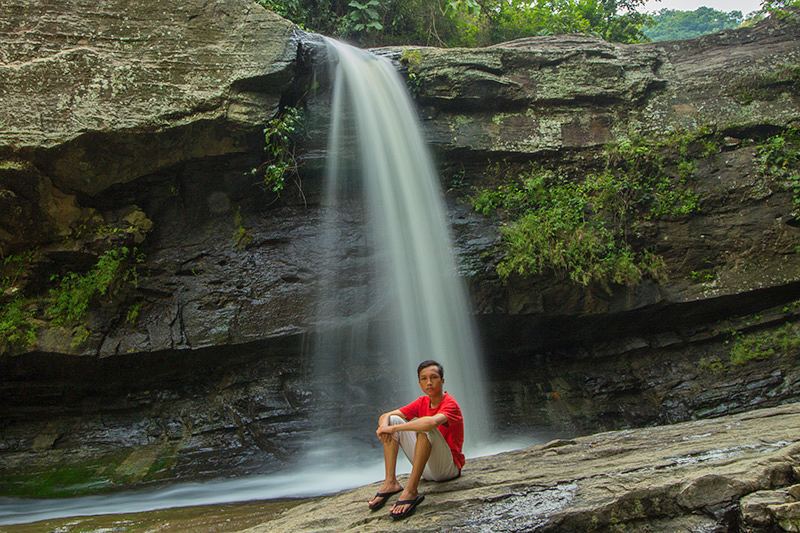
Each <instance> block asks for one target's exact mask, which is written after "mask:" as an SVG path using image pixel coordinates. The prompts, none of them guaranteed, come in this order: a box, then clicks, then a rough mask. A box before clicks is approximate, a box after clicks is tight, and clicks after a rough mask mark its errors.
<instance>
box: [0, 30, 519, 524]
mask: <svg viewBox="0 0 800 533" xmlns="http://www.w3.org/2000/svg"><path fill="white" fill-rule="evenodd" d="M328 47H329V52H330V56H331V57H332V58H334V61H335V73H334V76H335V78H334V95H333V106H332V124H331V131H330V140H329V154H330V157H329V164H328V171H327V174H328V178H329V182H328V185H327V188H328V191H327V199H326V201H325V206H324V209H325V210H326V211H327V212H328V213H329V214H328V216H327V221H326V223H325V228H324V229H323V232H322V233H323V238H322V241H323V242H322V243H321V245H322V247H323V248H324V249H326V250H328V253H327V254H326V255H327V256H328V260H329V261H328V263H327V264H321V265H314V268H315V269H316V270H319V271H321V272H323V273H324V274H325V275H323V278H322V279H324V283H323V287H322V290H321V295H320V304H319V309H318V315H319V317H320V322H321V323H322V327H321V329H322V330H323V331H322V332H321V333H320V334H319V335H318V337H317V346H316V349H315V354H314V357H315V366H316V370H317V378H318V379H317V380H316V381H318V382H321V383H323V385H325V386H324V387H323V388H321V389H320V390H319V391H318V392H319V393H320V394H321V395H322V396H323V400H327V404H328V406H329V408H328V409H327V411H326V412H325V413H324V414H323V418H324V420H321V419H319V418H318V419H317V421H318V422H319V425H320V427H323V426H324V427H325V428H327V429H326V432H327V433H328V434H331V433H335V432H336V430H340V431H346V430H347V429H353V427H352V426H348V422H352V420H354V419H360V420H363V419H364V418H365V413H367V412H374V411H375V409H376V408H382V409H383V410H388V409H390V408H394V407H397V406H399V405H401V404H403V403H405V402H407V401H410V400H411V399H413V398H414V397H416V396H417V395H418V394H419V389H418V388H417V385H416V379H415V378H416V376H415V370H416V367H417V364H418V363H419V362H420V361H421V360H422V359H428V358H432V359H437V360H439V361H440V362H442V363H443V364H444V367H445V389H446V390H447V391H448V392H450V393H452V394H453V396H455V397H456V399H457V400H458V401H459V403H460V405H461V408H462V410H463V412H464V418H465V430H466V442H465V452H466V453H467V455H468V456H475V455H480V454H489V453H497V452H500V451H504V450H508V449H514V448H517V447H521V446H523V445H527V444H530V439H528V440H526V441H524V442H521V441H518V440H516V441H515V440H508V439H506V440H505V441H504V443H503V444H502V445H499V444H498V443H497V442H495V443H492V442H491V440H492V439H489V438H487V435H488V432H489V427H488V426H489V424H488V418H487V413H486V394H485V392H484V389H485V374H484V372H483V370H482V365H481V358H480V353H479V350H478V344H477V341H476V338H475V334H474V331H473V325H472V322H471V318H470V315H469V308H470V307H469V302H468V300H467V298H466V295H465V290H464V287H463V286H462V283H461V281H460V279H459V278H458V276H457V275H456V270H455V261H454V259H453V256H452V245H451V240H450V236H449V233H448V228H447V222H446V219H445V214H444V207H443V202H442V193H441V190H440V188H439V184H438V183H439V182H438V178H437V175H436V171H435V170H434V167H433V164H432V162H431V158H430V155H429V153H428V150H427V147H426V146H425V143H424V142H423V139H422V136H421V133H420V127H419V124H418V123H417V119H416V111H415V109H414V107H413V104H412V102H411V100H410V98H409V96H408V94H407V92H406V90H405V87H404V85H403V82H402V80H401V79H400V77H399V76H398V75H397V73H396V72H395V70H394V69H393V68H392V66H391V64H390V63H389V62H388V61H387V60H385V59H382V58H378V57H376V56H374V55H371V54H368V53H366V52H364V51H361V50H358V49H355V48H352V47H349V46H346V45H344V44H341V43H338V42H336V41H330V40H329V41H328ZM356 177H357V178H360V179H359V180H355V179H353V178H356ZM355 226H358V227H361V228H363V229H365V231H364V232H363V233H360V234H359V233H358V232H352V231H349V232H348V231H347V230H343V229H342V228H343V227H350V228H352V227H355ZM343 239H344V241H343ZM348 239H349V240H348ZM354 258H355V259H354ZM342 263H344V264H346V265H348V268H349V271H348V269H344V270H343V269H342V268H340V266H341V264H342ZM354 265H355V266H356V267H357V268H355V269H353V268H351V267H353V266H354ZM328 272H333V273H335V274H337V275H336V276H328V275H327V273H328ZM387 376H388V377H387ZM345 405H347V406H350V408H349V410H345V409H343V406H345ZM370 410H371V411H370ZM337 416H338V417H339V418H338V419H337ZM369 422H370V423H371V422H374V421H369ZM331 429H333V431H331ZM362 429H363V428H362ZM361 435H362V437H369V432H364V431H362V432H361ZM495 440H496V439H495ZM372 441H373V442H374V441H376V439H374V438H373V439H372ZM337 444H339V445H340V446H341V442H338V443H337ZM348 444H350V443H348ZM319 445H320V442H319V441H316V440H314V442H313V443H312V444H311V446H312V447H314V448H316V451H317V452H319V451H320V449H321V447H320V446H319ZM322 455H323V456H322V457H321V459H323V461H308V460H305V459H300V460H299V461H298V463H297V464H295V465H292V466H291V467H290V468H288V470H287V471H286V472H279V473H275V474H270V475H268V476H254V477H249V478H239V479H232V480H224V481H213V482H205V483H186V484H176V485H171V486H168V487H164V488H160V489H157V490H153V491H147V490H145V491H130V492H123V493H119V494H114V495H104V496H89V497H82V498H69V499H62V500H22V499H11V498H6V499H3V500H2V501H0V524H9V523H23V522H32V521H35V520H42V519H46V518H55V517H63V516H74V515H79V514H86V515H91V514H107V513H121V512H136V511H144V510H152V509H162V508H168V507H177V506H182V505H200V504H212V503H223V502H233V501H243V500H249V499H255V498H278V497H291V496H305V495H317V494H323V493H327V492H334V491H337V490H342V489H345V488H348V487H355V486H358V485H361V484H363V483H367V482H370V481H374V480H375V479H377V478H378V477H379V476H381V475H382V474H383V465H382V464H381V463H382V462H381V460H380V456H379V454H375V453H370V454H369V455H362V454H360V453H359V450H357V449H356V448H349V449H345V450H343V449H342V448H341V447H338V448H329V449H328V450H327V451H326V450H323V451H322ZM407 468H408V465H400V470H401V471H403V470H405V471H407Z"/></svg>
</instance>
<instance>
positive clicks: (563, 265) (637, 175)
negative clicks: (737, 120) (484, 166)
mask: <svg viewBox="0 0 800 533" xmlns="http://www.w3.org/2000/svg"><path fill="white" fill-rule="evenodd" d="M713 137H714V134H713V133H712V132H709V131H706V130H704V129H700V130H698V131H696V132H693V133H691V134H673V135H670V136H667V137H664V138H659V139H652V138H649V139H646V138H641V137H634V138H629V139H622V140H620V141H619V142H618V143H617V144H615V145H612V146H609V147H607V148H606V150H605V152H604V157H605V162H606V166H605V169H603V170H602V171H599V172H593V173H590V174H588V175H586V176H585V177H582V179H581V178H578V177H568V176H566V175H563V174H559V173H556V172H554V171H551V170H545V169H542V168H538V167H533V168H532V169H531V170H530V171H529V172H527V173H524V174H522V175H519V176H517V177H516V178H515V179H513V181H511V182H510V183H504V184H501V185H499V186H498V187H496V188H494V189H484V190H481V191H478V192H477V193H476V195H475V196H474V197H473V198H472V203H473V207H474V208H475V210H476V211H478V212H480V213H482V214H484V215H489V214H491V213H493V212H498V213H499V214H500V216H501V217H502V218H503V219H505V220H507V221H508V222H507V223H506V224H505V225H504V226H503V227H502V228H501V234H502V237H503V248H504V252H505V255H504V257H503V259H502V260H501V261H500V263H499V264H498V266H497V272H498V274H499V275H500V277H501V278H503V279H507V278H508V277H509V276H511V275H512V274H513V275H519V276H529V275H535V274H538V273H541V272H543V271H545V270H550V271H553V272H556V273H561V274H563V275H564V276H566V277H568V278H569V279H570V280H572V281H573V282H575V283H578V284H580V285H590V284H599V285H600V286H603V287H605V288H608V286H609V284H610V283H616V284H636V283H638V282H640V281H641V279H642V278H644V277H651V278H654V279H660V278H662V277H663V275H664V272H665V269H666V267H665V264H664V261H663V259H662V258H661V257H659V256H657V255H656V254H654V253H652V252H651V251H649V250H637V249H635V248H634V247H633V246H632V245H631V238H630V236H631V235H635V234H636V232H637V227H639V226H640V225H641V224H642V223H643V222H645V221H646V220H649V219H655V218H663V217H683V216H687V215H690V214H691V213H694V212H696V211H698V210H699V197H698V196H697V194H696V193H695V192H693V191H692V190H691V189H690V188H689V187H688V180H690V179H691V178H692V175H693V173H694V170H695V164H694V161H693V160H692V159H691V157H693V154H698V155H699V156H701V157H707V156H708V155H711V154H712V153H715V152H716V147H717V145H716V143H715V142H712V140H711V138H713ZM712 145H713V150H712ZM675 155H677V156H678V157H677V160H676V158H675ZM498 174H501V172H499V171H498Z"/></svg>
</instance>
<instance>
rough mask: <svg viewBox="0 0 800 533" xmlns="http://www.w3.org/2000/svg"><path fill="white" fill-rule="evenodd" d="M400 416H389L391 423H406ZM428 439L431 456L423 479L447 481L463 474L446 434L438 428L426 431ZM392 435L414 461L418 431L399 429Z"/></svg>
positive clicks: (423, 472) (394, 424)
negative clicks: (445, 436) (448, 443)
mask: <svg viewBox="0 0 800 533" xmlns="http://www.w3.org/2000/svg"><path fill="white" fill-rule="evenodd" d="M405 423H406V420H403V419H402V418H400V417H399V416H396V415H392V416H390V417H389V425H390V426H396V425H398V424H405ZM425 435H427V437H428V440H429V441H430V443H431V456H430V458H429V459H428V463H427V464H426V465H425V470H423V471H422V479H427V480H428V481H447V480H448V479H453V478H456V477H458V476H459V474H461V471H460V470H459V469H458V467H457V466H456V464H455V462H453V453H452V452H451V451H450V446H448V445H447V441H445V440H444V436H443V435H442V433H441V431H439V430H438V429H437V428H433V429H432V430H430V431H427V432H425ZM392 437H393V438H394V439H395V440H399V441H400V447H401V448H402V449H403V453H404V454H406V457H408V460H409V461H413V458H414V448H415V447H416V446H417V432H416V431H398V432H397V433H393V434H392Z"/></svg>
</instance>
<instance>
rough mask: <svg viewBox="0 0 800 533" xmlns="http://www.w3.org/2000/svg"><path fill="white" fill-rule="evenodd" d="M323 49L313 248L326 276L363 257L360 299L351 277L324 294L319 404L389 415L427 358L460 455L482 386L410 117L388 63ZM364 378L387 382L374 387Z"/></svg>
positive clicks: (427, 165) (335, 281)
mask: <svg viewBox="0 0 800 533" xmlns="http://www.w3.org/2000/svg"><path fill="white" fill-rule="evenodd" d="M326 41H327V46H328V52H329V56H330V58H331V61H333V65H334V67H333V68H334V69H335V70H334V72H333V83H334V89H333V96H332V98H333V101H332V116H331V128H330V134H329V145H328V152H329V155H328V157H329V159H328V169H327V179H328V180H329V181H328V185H327V196H326V200H325V206H326V209H327V210H328V213H329V216H328V220H327V224H326V229H325V230H324V231H323V235H324V238H323V241H324V243H323V245H322V248H324V249H326V250H329V256H328V263H329V268H330V269H331V270H336V268H337V265H338V264H340V263H341V262H342V260H343V258H344V256H345V255H346V254H348V253H349V254H357V255H359V256H363V257H364V258H365V259H364V264H363V267H364V269H365V270H366V271H367V272H368V273H367V274H365V275H364V277H361V278H360V280H359V281H360V291H359V290H358V289H356V288H354V287H353V285H354V283H353V280H352V279H348V275H349V276H350V277H351V278H352V273H350V274H347V273H345V274H343V273H342V272H339V273H338V274H336V275H333V276H331V277H330V278H329V279H328V280H327V281H326V282H325V283H324V285H323V289H322V294H321V296H320V307H319V312H318V314H319V317H320V323H322V324H324V325H325V327H324V328H323V329H325V332H323V333H321V334H320V336H319V338H318V342H317V346H316V349H315V353H316V355H315V357H316V358H317V369H318V374H317V380H318V381H320V382H323V383H325V386H324V390H323V391H322V392H321V394H322V395H323V396H325V397H326V402H328V404H329V405H330V404H333V405H342V404H343V403H345V404H353V403H354V402H355V403H356V404H358V402H363V407H364V408H369V407H370V406H371V407H372V408H373V411H374V407H375V405H380V406H381V407H382V408H384V409H385V410H388V409H389V408H394V407H398V406H400V405H403V404H405V403H407V402H408V401H410V400H412V399H413V398H415V397H416V396H418V395H419V394H420V391H419V388H418V386H417V382H416V374H415V371H416V368H417V365H418V364H419V362H420V361H422V360H424V359H436V360H438V361H440V362H441V363H442V364H443V365H444V368H445V390H446V391H448V392H449V393H451V394H452V395H453V396H454V397H455V398H456V399H457V400H458V402H459V404H460V405H461V408H462V411H463V413H464V418H465V432H466V443H465V448H466V449H467V451H469V450H470V449H474V446H475V445H476V444H478V443H480V442H486V440H487V439H486V435H487V433H488V430H487V423H488V418H487V412H486V393H485V384H484V382H485V379H486V376H485V373H484V372H483V370H482V362H481V355H480V350H479V347H478V342H477V340H476V335H475V332H474V327H473V324H472V319H471V315H470V304H469V301H468V299H467V297H466V294H465V292H466V291H465V288H464V286H463V283H462V282H461V280H460V279H459V277H458V276H457V274H456V268H455V260H454V258H453V252H452V250H453V247H452V242H451V238H450V235H449V230H448V225H447V221H446V218H445V209H444V203H443V199H442V192H441V189H440V186H439V179H438V175H437V173H436V170H435V169H434V165H433V163H432V160H431V156H430V154H429V152H428V148H427V147H426V145H425V142H424V140H423V137H422V134H421V128H420V125H419V123H418V120H417V115H416V110H415V108H414V106H413V103H412V101H411V99H410V97H409V95H408V92H407V91H406V88H405V85H404V83H403V81H402V79H401V78H400V76H399V75H398V74H397V72H396V71H395V69H394V68H393V67H392V65H391V63H390V62H389V61H388V60H386V59H384V58H380V57H377V56H375V55H372V54H370V53H367V52H365V51H363V50H359V49H357V48H353V47H351V46H348V45H345V44H343V43H340V42H337V41H334V40H329V39H326ZM361 206H364V207H361ZM359 222H360V223H362V224H363V227H364V228H367V229H366V230H365V232H364V234H363V236H362V239H361V240H360V242H358V243H354V242H349V243H341V242H339V241H337V239H340V238H341V235H342V232H341V231H340V229H339V228H341V227H342V226H343V225H348V224H354V223H359ZM343 278H344V279H343ZM371 369H380V372H373V371H372V370H371ZM374 373H380V374H382V375H384V376H387V375H388V376H392V377H393V379H391V378H390V379H388V380H384V381H382V382H381V381H376V380H377V379H378V378H376V377H374V376H373V374H374ZM363 374H367V376H364V375H363ZM368 377H373V378H374V379H373V388H372V389H371V390H370V389H369V387H368V385H364V383H365V381H368V379H367V378H368ZM359 380H360V381H359ZM332 389H333V390H332ZM337 391H343V392H342V396H341V397H337ZM376 394H377V395H378V397H377V398H376V397H375V395H376ZM361 412H362V413H363V410H361ZM349 416H350V415H349V414H345V415H343V417H344V418H347V417H349ZM362 416H363V415H362ZM370 422H372V420H370ZM334 425H336V424H334ZM341 425H342V426H344V425H346V424H344V423H342V424H341Z"/></svg>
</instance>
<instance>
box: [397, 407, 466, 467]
mask: <svg viewBox="0 0 800 533" xmlns="http://www.w3.org/2000/svg"><path fill="white" fill-rule="evenodd" d="M400 412H401V413H403V416H404V417H405V419H406V420H411V419H413V418H422V417H423V416H433V415H435V414H438V413H442V414H443V415H444V416H446V417H447V422H445V423H444V424H441V425H440V426H439V432H441V434H442V436H443V437H444V440H445V442H446V443H447V445H448V446H449V447H450V453H452V454H453V462H454V463H455V464H456V466H457V467H458V469H459V470H461V469H462V468H464V463H465V462H466V460H465V459H464V454H463V453H461V448H462V447H463V446H464V417H462V416H461V408H460V407H459V406H458V403H456V400H455V398H453V397H452V396H450V395H449V394H447V393H446V392H445V393H444V398H442V402H441V403H440V404H439V405H437V406H436V408H435V409H431V399H430V398H428V397H427V396H420V397H419V398H417V399H416V400H414V401H413V402H411V403H410V404H408V405H406V406H405V407H401V408H400Z"/></svg>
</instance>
